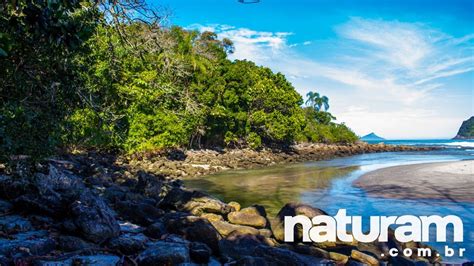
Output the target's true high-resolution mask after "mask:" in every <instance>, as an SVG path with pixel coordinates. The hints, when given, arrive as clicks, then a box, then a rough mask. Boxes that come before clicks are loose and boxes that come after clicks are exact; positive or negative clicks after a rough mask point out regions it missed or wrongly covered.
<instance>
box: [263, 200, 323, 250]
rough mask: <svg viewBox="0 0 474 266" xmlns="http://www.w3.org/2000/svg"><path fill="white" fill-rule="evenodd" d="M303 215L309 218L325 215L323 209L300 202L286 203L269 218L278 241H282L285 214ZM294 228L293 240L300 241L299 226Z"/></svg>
mask: <svg viewBox="0 0 474 266" xmlns="http://www.w3.org/2000/svg"><path fill="white" fill-rule="evenodd" d="M296 215H304V216H306V217H309V218H310V219H311V218H313V217H314V216H317V215H327V213H326V212H324V211H323V210H320V209H317V208H313V207H311V206H310V205H307V204H302V203H288V204H286V205H285V206H283V208H282V209H281V210H280V211H279V212H278V214H277V217H276V219H270V226H271V229H272V232H273V235H274V236H275V238H276V239H277V240H278V241H284V228H285V225H284V221H285V216H296ZM297 228H298V230H295V240H296V241H300V240H301V238H302V237H303V233H302V231H301V228H299V227H297Z"/></svg>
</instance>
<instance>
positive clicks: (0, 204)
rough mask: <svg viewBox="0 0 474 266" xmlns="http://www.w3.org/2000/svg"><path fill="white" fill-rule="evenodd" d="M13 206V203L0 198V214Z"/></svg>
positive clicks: (7, 211)
mask: <svg viewBox="0 0 474 266" xmlns="http://www.w3.org/2000/svg"><path fill="white" fill-rule="evenodd" d="M12 208H13V205H12V204H11V203H10V202H8V201H5V200H0V214H6V213H9V212H10V211H11V210H12Z"/></svg>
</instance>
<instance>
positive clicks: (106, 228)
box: [71, 192, 120, 243]
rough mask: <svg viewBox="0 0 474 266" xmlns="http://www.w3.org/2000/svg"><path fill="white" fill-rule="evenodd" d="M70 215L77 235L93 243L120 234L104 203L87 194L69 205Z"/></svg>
mask: <svg viewBox="0 0 474 266" xmlns="http://www.w3.org/2000/svg"><path fill="white" fill-rule="evenodd" d="M71 214H72V219H73V222H74V224H75V225H76V226H77V229H78V231H79V233H80V234H81V235H82V236H83V237H84V238H85V239H87V240H90V241H92V242H94V243H99V242H103V241H105V240H107V239H109V238H112V237H116V236H118V235H119V234H120V226H119V224H118V222H117V221H116V220H115V217H114V212H113V211H112V210H111V209H110V208H109V206H107V204H105V202H104V201H103V200H102V199H101V198H99V197H97V196H95V195H94V194H92V193H90V192H88V193H83V194H81V196H80V198H79V200H76V201H75V202H74V203H73V204H72V205H71Z"/></svg>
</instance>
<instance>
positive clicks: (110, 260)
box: [34, 254, 120, 266]
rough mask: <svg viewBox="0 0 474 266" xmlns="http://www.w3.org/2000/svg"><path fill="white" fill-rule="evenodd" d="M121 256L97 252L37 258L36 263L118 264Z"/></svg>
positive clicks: (58, 265)
mask: <svg viewBox="0 0 474 266" xmlns="http://www.w3.org/2000/svg"><path fill="white" fill-rule="evenodd" d="M119 262H120V258H119V257H117V256H114V255H108V254H97V255H90V256H74V257H71V258H68V259H63V260H55V259H51V260H44V259H43V260H37V261H35V263H34V265H38V266H71V265H88V266H116V265H119Z"/></svg>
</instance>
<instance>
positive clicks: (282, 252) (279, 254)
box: [255, 245, 335, 266]
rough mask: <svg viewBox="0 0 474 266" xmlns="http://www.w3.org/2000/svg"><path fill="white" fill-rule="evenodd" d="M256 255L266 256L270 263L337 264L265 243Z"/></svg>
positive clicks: (256, 251) (258, 248)
mask: <svg viewBox="0 0 474 266" xmlns="http://www.w3.org/2000/svg"><path fill="white" fill-rule="evenodd" d="M255 255H256V256H259V257H262V258H264V259H265V261H266V262H267V263H269V264H270V265H295V266H297V265H298V266H299V265H335V264H334V262H332V261H330V260H327V259H323V258H314V257H311V256H306V255H300V254H298V253H295V252H293V251H290V250H287V249H282V248H272V247H268V246H263V245H261V246H258V247H257V248H256V249H255Z"/></svg>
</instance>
